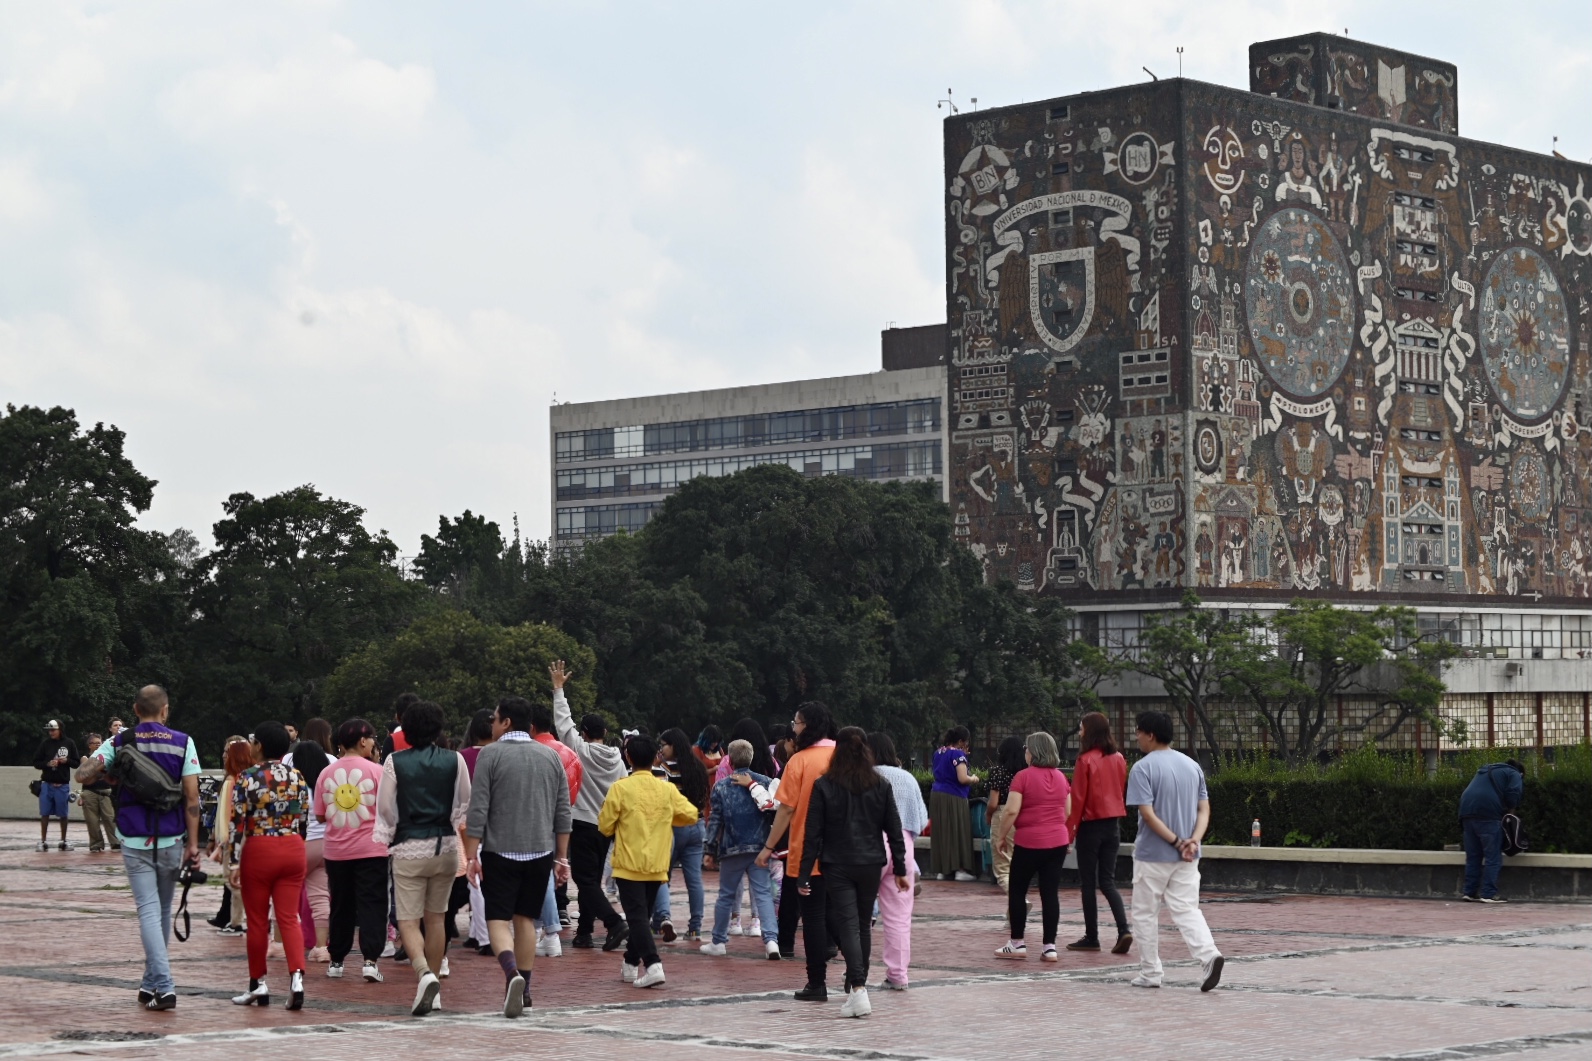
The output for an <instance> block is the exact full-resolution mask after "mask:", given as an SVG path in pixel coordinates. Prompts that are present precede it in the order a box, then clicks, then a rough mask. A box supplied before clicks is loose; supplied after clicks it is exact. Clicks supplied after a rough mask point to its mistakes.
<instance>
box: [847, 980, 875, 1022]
mask: <svg viewBox="0 0 1592 1061" xmlns="http://www.w3.org/2000/svg"><path fill="white" fill-rule="evenodd" d="M872 1012H873V1003H872V1002H870V1001H868V989H867V988H866V987H854V988H852V989H851V990H850V991H849V992H847V993H846V1001H845V1002H844V1003H843V1004H842V1005H841V1007H840V1015H841V1016H842V1017H866V1016H867V1015H868V1014H870V1013H872Z"/></svg>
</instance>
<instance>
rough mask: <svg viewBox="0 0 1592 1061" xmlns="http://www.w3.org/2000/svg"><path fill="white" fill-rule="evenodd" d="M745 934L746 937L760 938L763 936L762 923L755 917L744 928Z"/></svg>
mask: <svg viewBox="0 0 1592 1061" xmlns="http://www.w3.org/2000/svg"><path fill="white" fill-rule="evenodd" d="M746 934H747V935H748V936H753V937H760V936H762V934H763V922H761V921H759V920H758V919H757V918H755V917H754V918H752V920H751V923H750V924H748V925H747V926H746Z"/></svg>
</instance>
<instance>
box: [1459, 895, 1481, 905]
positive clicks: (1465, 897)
mask: <svg viewBox="0 0 1592 1061" xmlns="http://www.w3.org/2000/svg"><path fill="white" fill-rule="evenodd" d="M1459 901H1460V902H1462V903H1479V902H1481V900H1480V899H1478V898H1477V897H1476V896H1474V895H1461V896H1460V897H1459Z"/></svg>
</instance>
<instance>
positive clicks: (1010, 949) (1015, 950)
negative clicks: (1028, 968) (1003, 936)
mask: <svg viewBox="0 0 1592 1061" xmlns="http://www.w3.org/2000/svg"><path fill="white" fill-rule="evenodd" d="M995 957H997V958H1016V959H1018V960H1021V959H1023V958H1026V957H1028V947H1027V946H1026V945H1024V944H1022V943H1012V942H1010V941H1007V942H1006V943H1004V944H1002V945H1001V947H1000V949H999V950H997V951H996V952H995Z"/></svg>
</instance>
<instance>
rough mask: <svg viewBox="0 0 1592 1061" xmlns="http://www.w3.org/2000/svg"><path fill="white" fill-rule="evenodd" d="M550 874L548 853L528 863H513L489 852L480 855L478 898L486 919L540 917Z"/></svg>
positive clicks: (551, 862) (550, 856) (550, 853)
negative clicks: (480, 898) (479, 890)
mask: <svg viewBox="0 0 1592 1061" xmlns="http://www.w3.org/2000/svg"><path fill="white" fill-rule="evenodd" d="M552 875H553V855H552V852H548V853H547V854H545V855H543V856H542V857H541V858H533V859H531V860H530V861H529V862H517V861H515V860H514V859H512V858H504V857H503V856H502V855H499V854H497V853H495V852H492V851H483V852H481V897H482V898H483V899H485V900H486V919H487V920H488V921H512V920H513V919H514V918H515V917H529V918H532V919H533V920H534V919H536V918H539V917H541V916H542V903H543V902H544V901H545V900H546V898H547V882H548V879H549V878H550V877H551V876H552Z"/></svg>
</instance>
